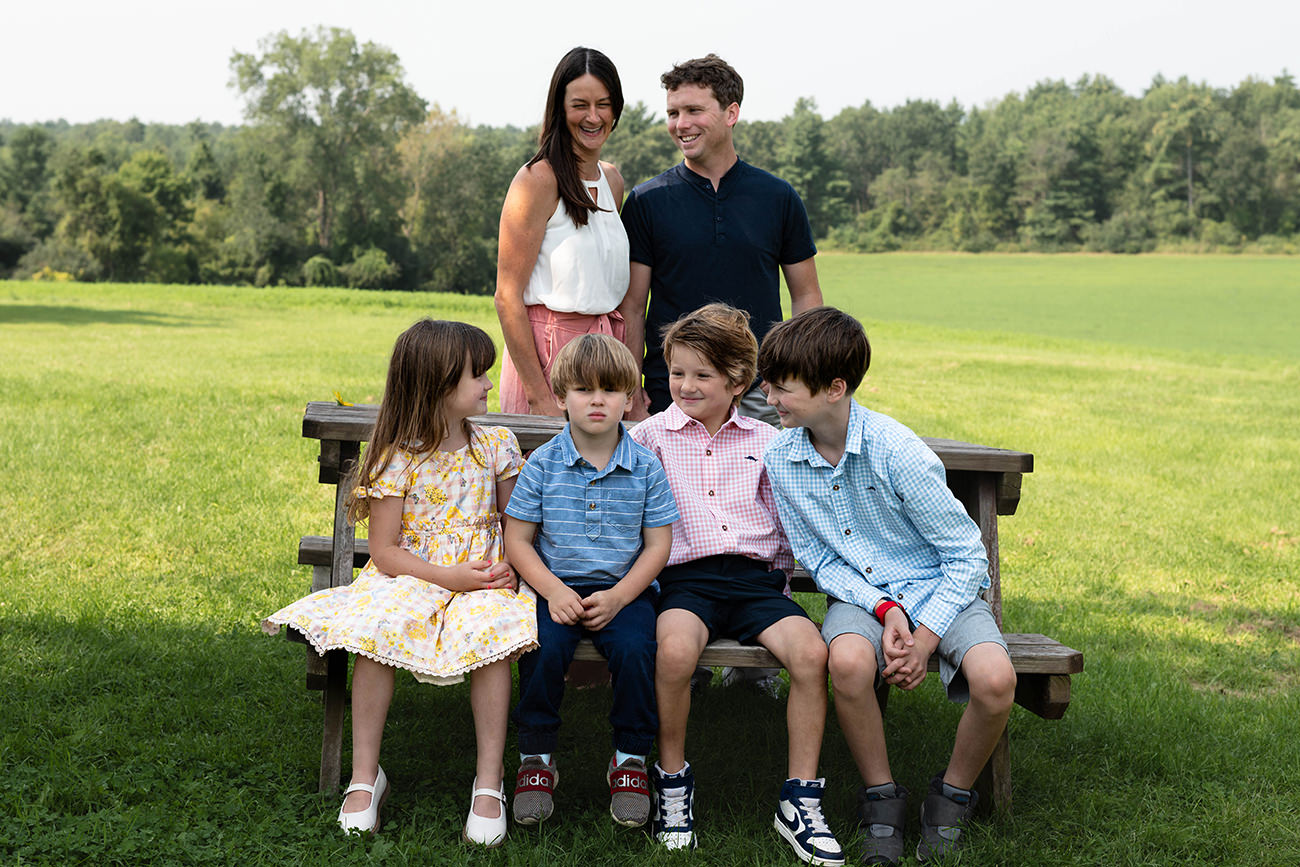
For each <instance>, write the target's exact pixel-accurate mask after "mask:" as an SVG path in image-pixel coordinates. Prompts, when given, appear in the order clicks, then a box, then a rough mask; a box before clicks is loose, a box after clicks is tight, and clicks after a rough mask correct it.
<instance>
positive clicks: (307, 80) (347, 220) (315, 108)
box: [230, 28, 425, 253]
mask: <svg viewBox="0 0 1300 867" xmlns="http://www.w3.org/2000/svg"><path fill="white" fill-rule="evenodd" d="M260 48H261V53H260V54H240V53H238V52H236V53H235V54H234V55H233V56H232V57H231V61H230V65H231V69H232V70H233V72H234V81H233V83H234V85H235V86H236V87H237V88H238V89H239V91H240V93H241V94H242V95H243V97H244V99H245V109H244V114H245V117H247V118H248V120H249V121H250V122H251V123H253V124H257V125H262V126H265V127H267V128H268V129H269V130H270V131H271V132H272V134H273V135H272V141H273V142H274V145H275V146H276V148H277V150H276V152H277V153H280V154H283V155H285V158H286V160H287V163H288V166H287V168H288V171H287V173H286V174H287V176H288V177H289V178H290V179H291V181H292V182H293V183H295V184H298V185H301V186H302V187H303V188H304V189H305V190H307V191H308V192H309V193H310V201H311V205H310V215H311V218H312V222H313V226H314V232H313V234H314V240H315V242H316V245H317V246H318V247H319V249H320V250H321V251H322V252H326V253H330V252H332V251H337V250H343V249H351V248H353V247H356V246H359V245H365V244H367V243H368V242H372V241H376V240H377V239H380V238H383V237H385V236H387V237H389V238H391V237H393V236H394V235H395V234H396V232H397V228H398V224H399V220H398V217H397V213H396V210H397V203H398V202H400V195H398V192H399V190H398V187H397V185H396V180H395V179H396V178H397V176H398V171H397V157H396V151H395V146H396V144H397V141H398V139H399V138H400V137H401V135H402V133H403V132H404V131H405V130H406V129H407V128H408V127H409V126H411V125H414V124H417V123H419V122H420V120H421V119H422V118H423V117H424V107H425V104H424V100H422V99H421V98H420V97H419V96H418V95H416V93H415V91H414V90H412V89H411V88H410V87H409V86H408V85H407V84H406V82H405V80H404V72H403V70H402V66H401V64H400V63H399V62H398V59H397V55H395V54H394V53H393V52H392V51H390V50H388V49H387V48H383V47H381V46H378V45H375V44H374V43H370V42H367V43H364V44H358V43H357V40H356V37H354V36H353V35H352V34H351V33H350V32H348V31H347V30H342V29H339V28H329V29H326V28H318V29H317V30H316V31H314V32H304V33H303V34H302V35H301V36H298V37H293V36H290V35H289V34H288V33H286V32H280V33H278V34H275V35H273V36H271V37H268V38H267V39H264V40H263V41H262V42H261V45H260Z"/></svg>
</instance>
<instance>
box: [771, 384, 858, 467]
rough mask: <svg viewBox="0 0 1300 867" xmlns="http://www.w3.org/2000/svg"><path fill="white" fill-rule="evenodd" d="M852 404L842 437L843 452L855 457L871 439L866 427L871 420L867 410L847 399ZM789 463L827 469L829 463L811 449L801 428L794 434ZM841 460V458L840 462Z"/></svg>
mask: <svg viewBox="0 0 1300 867" xmlns="http://www.w3.org/2000/svg"><path fill="white" fill-rule="evenodd" d="M849 399H850V400H851V401H852V403H851V404H850V405H849V426H848V430H847V431H846V432H845V435H844V452H845V453H846V454H848V453H852V454H855V455H860V454H862V450H863V447H864V446H865V444H866V442H867V441H868V440H869V439H870V438H871V434H870V431H869V430H868V427H869V426H870V422H871V418H870V415H869V414H868V412H867V408H866V407H865V406H863V405H862V404H860V403H858V402H857V401H856V400H853V399H852V398H849ZM788 454H789V459H790V460H791V461H805V462H806V463H809V464H811V465H812V466H814V467H816V466H823V467H829V466H830V465H831V463H830V461H828V460H826V459H825V458H824V457H822V455H821V452H819V451H817V449H815V448H814V447H813V444H812V440H810V439H809V438H808V428H806V427H801V428H799V430H798V431H797V432H796V433H795V436H794V442H793V443H792V444H791V447H790V451H789V453H788ZM842 460H843V458H841V461H842Z"/></svg>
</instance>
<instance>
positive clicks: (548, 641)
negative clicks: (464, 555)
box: [505, 334, 677, 826]
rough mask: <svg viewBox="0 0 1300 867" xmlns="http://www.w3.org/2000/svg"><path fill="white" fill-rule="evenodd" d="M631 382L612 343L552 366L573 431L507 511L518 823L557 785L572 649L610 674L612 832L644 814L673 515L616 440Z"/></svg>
mask: <svg viewBox="0 0 1300 867" xmlns="http://www.w3.org/2000/svg"><path fill="white" fill-rule="evenodd" d="M639 384H640V370H639V368H638V366H637V363H636V360H635V359H634V358H633V357H632V353H631V352H629V351H628V349H627V347H626V346H624V345H623V344H622V343H620V342H619V341H617V340H615V339H614V338H613V337H611V336H609V335H608V334H585V335H583V336H581V337H578V338H576V339H574V340H572V341H570V342H569V343H568V344H566V345H565V346H564V348H563V349H561V350H560V352H559V354H558V355H556V357H555V365H554V367H553V368H552V370H551V388H552V390H553V391H554V392H555V396H556V402H557V403H558V405H559V407H560V409H562V410H563V411H564V415H565V418H567V419H568V422H569V423H568V424H566V425H565V426H564V430H563V431H561V432H560V433H559V434H558V435H556V436H555V437H554V438H553V439H551V440H550V442H547V443H546V444H544V445H542V446H541V447H540V448H538V449H537V450H536V451H535V452H533V454H532V456H531V457H529V459H528V463H526V464H525V465H524V468H523V470H522V471H521V472H520V474H519V481H518V482H517V483H516V484H515V489H514V492H513V493H512V494H511V495H510V502H509V504H507V506H506V516H507V520H506V526H505V544H506V555H507V557H508V558H509V560H510V563H511V565H512V566H514V568H515V571H517V572H518V573H519V576H520V577H521V578H522V579H523V580H524V581H526V582H528V584H529V586H531V587H532V588H533V589H534V590H536V591H537V594H538V597H539V598H538V600H537V638H538V642H539V644H540V646H539V647H538V649H536V650H534V651H532V652H531V653H526V654H524V655H523V657H521V658H520V660H519V703H518V704H517V705H516V706H515V712H514V720H515V724H516V725H517V726H518V728H519V751H520V757H519V758H520V763H519V772H518V774H517V775H516V778H515V797H514V805H513V810H514V816H515V821H516V822H518V823H520V824H523V825H532V824H536V823H537V822H540V821H542V820H544V819H547V818H549V817H550V815H551V813H552V811H553V810H554V797H553V796H554V792H555V784H556V782H557V781H558V779H559V777H558V774H557V772H556V763H555V761H554V758H553V756H552V753H553V752H554V751H555V748H556V746H557V745H558V732H559V727H560V703H561V701H562V700H563V698H564V678H565V674H566V673H567V672H568V670H569V664H570V663H571V662H572V661H573V654H574V650H575V649H576V647H577V644H578V641H579V640H580V639H582V638H584V637H586V638H590V639H591V642H592V644H594V645H595V646H596V649H597V650H599V651H600V653H601V654H602V655H603V656H604V657H605V659H606V661H608V663H609V669H610V674H611V675H612V682H613V705H612V707H611V709H610V714H609V722H610V727H611V728H612V729H613V741H614V743H613V747H614V756H613V758H611V759H610V763H609V766H608V769H607V773H606V782H607V783H608V784H609V791H610V806H609V811H610V815H611V816H612V817H613V818H614V821H616V822H618V823H619V824H620V825H628V826H637V825H643V824H645V822H646V820H647V819H648V818H649V814H650V780H649V777H648V776H647V774H646V758H647V756H648V755H649V753H650V748H651V747H652V746H654V739H655V735H656V733H657V731H658V727H659V718H658V714H657V713H656V712H655V691H654V663H655V653H656V650H657V644H656V643H655V604H654V600H655V589H654V586H653V582H654V580H655V578H656V576H658V574H659V572H660V570H662V569H663V567H664V564H665V563H667V562H668V553H669V551H670V550H671V548H672V523H673V521H675V520H677V505H676V503H675V501H674V500H673V493H672V488H671V486H670V485H669V483H668V477H667V476H666V475H665V474H664V468H663V466H662V465H661V464H660V463H659V459H658V458H656V457H655V456H654V454H653V453H652V452H650V450H649V449H647V448H646V447H645V446H642V445H640V444H638V443H637V442H636V441H634V440H633V439H632V437H631V435H629V434H628V432H627V430H626V429H624V427H623V423H622V418H623V413H624V412H626V411H627V409H628V408H629V407H631V405H632V394H633V392H634V391H636V389H637V388H638V386H639Z"/></svg>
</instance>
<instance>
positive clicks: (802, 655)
mask: <svg viewBox="0 0 1300 867" xmlns="http://www.w3.org/2000/svg"><path fill="white" fill-rule="evenodd" d="M826 658H827V653H826V642H824V641H822V639H821V636H820V635H817V636H816V640H808V641H799V642H796V643H795V644H794V646H793V647H792V648H791V650H790V659H789V660H788V661H787V663H786V670H787V671H789V672H790V679H791V680H799V681H804V680H816V679H820V680H822V681H825V679H826Z"/></svg>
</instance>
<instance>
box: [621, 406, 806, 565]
mask: <svg viewBox="0 0 1300 867" xmlns="http://www.w3.org/2000/svg"><path fill="white" fill-rule="evenodd" d="M776 433H777V431H776V429H775V428H772V427H770V426H768V425H767V424H765V423H763V422H761V421H756V420H754V419H752V418H749V417H747V416H743V415H737V414H736V412H735V411H734V410H733V411H732V413H731V418H730V419H728V420H727V421H726V422H724V423H723V425H722V427H721V428H719V430H718V432H717V434H716V435H714V436H712V437H710V436H709V432H708V430H706V429H705V427H704V425H702V424H700V423H699V422H698V421H695V420H694V419H692V418H690V417H689V416H687V415H686V413H684V412H682V411H681V409H680V408H678V406H677V405H676V404H673V405H672V406H670V407H668V409H666V410H664V411H663V412H661V413H659V414H658V415H655V416H652V417H650V418H648V419H646V420H645V421H643V422H641V423H640V424H638V425H637V426H636V427H635V428H633V429H632V438H633V439H635V440H636V441H637V442H639V443H641V444H642V445H644V446H645V447H646V448H648V449H650V451H652V452H654V453H655V455H657V456H658V457H659V460H660V461H661V462H662V463H663V465H664V472H666V473H667V474H668V483H669V484H670V485H671V486H672V489H673V497H674V499H676V500H677V511H678V512H679V513H680V515H681V517H680V518H678V519H677V520H676V521H674V522H673V550H672V554H670V555H669V557H668V565H669V566H674V565H676V564H678V563H685V562H687V561H689V560H698V559H699V558H701V557H712V556H714V555H716V554H739V555H741V556H742V557H749V558H751V559H753V560H759V561H762V562H764V563H768V564H771V566H772V567H774V568H777V569H784V570H785V572H786V575H787V576H788V575H789V573H790V570H791V569H793V568H794V555H792V554H791V553H790V541H789V540H788V539H786V537H785V531H784V530H782V529H781V522H780V519H778V518H777V514H776V501H775V498H774V497H773V495H772V486H771V484H770V483H769V482H768V480H767V472H766V470H765V469H764V467H763V449H764V448H766V447H767V444H768V443H769V442H771V441H772V438H773V437H775V436H776Z"/></svg>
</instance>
